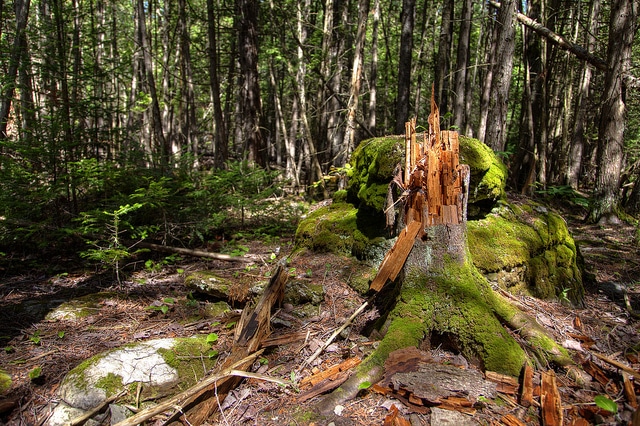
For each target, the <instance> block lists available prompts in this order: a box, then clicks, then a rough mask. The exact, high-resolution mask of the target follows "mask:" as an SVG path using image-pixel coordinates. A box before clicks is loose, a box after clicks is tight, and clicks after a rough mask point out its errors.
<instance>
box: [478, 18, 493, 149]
mask: <svg viewBox="0 0 640 426" xmlns="http://www.w3.org/2000/svg"><path fill="white" fill-rule="evenodd" d="M489 22H490V20H488V19H487V24H486V25H485V26H484V27H483V28H485V31H484V34H485V38H484V42H483V50H484V60H483V61H482V63H483V64H486V66H485V67H484V70H483V71H482V72H481V73H480V81H481V82H482V83H481V84H482V90H481V93H480V113H479V116H480V119H479V121H478V135H477V138H478V139H479V140H481V141H483V142H484V143H485V144H486V145H489V143H487V140H486V134H487V122H488V119H489V102H490V100H491V86H492V83H493V64H494V63H495V61H496V44H497V43H495V40H496V37H497V34H498V25H497V24H496V23H494V24H493V26H489ZM477 65H478V64H477V62H476V67H475V68H474V75H475V72H476V71H475V70H477V69H478V67H477ZM474 82H475V79H474Z"/></svg>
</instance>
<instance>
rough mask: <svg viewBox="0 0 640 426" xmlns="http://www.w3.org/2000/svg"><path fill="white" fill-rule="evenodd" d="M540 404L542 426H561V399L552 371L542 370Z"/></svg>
mask: <svg viewBox="0 0 640 426" xmlns="http://www.w3.org/2000/svg"><path fill="white" fill-rule="evenodd" d="M541 375H542V389H541V394H540V405H541V409H542V425H543V426H562V400H561V399H560V392H559V391H558V386H557V384H556V375H555V373H554V372H553V371H548V372H544V371H543V372H542V373H541Z"/></svg>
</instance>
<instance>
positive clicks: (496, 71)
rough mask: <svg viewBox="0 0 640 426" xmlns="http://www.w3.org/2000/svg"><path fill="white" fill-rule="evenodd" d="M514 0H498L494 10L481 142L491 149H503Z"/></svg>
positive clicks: (513, 34) (512, 44) (514, 9)
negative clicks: (490, 76) (494, 32)
mask: <svg viewBox="0 0 640 426" xmlns="http://www.w3.org/2000/svg"><path fill="white" fill-rule="evenodd" d="M515 12H516V2H515V0H507V1H504V2H502V7H500V9H499V11H498V18H497V19H498V22H497V23H496V24H497V25H498V32H497V37H496V40H495V55H494V60H493V64H492V69H493V79H492V83H491V94H490V98H489V110H488V118H487V133H486V135H485V137H484V143H485V144H486V145H488V146H490V147H491V148H492V149H493V150H494V151H504V148H505V144H506V141H507V134H506V133H507V112H508V110H507V107H508V103H509V87H510V85H511V70H512V68H513V52H514V49H515Z"/></svg>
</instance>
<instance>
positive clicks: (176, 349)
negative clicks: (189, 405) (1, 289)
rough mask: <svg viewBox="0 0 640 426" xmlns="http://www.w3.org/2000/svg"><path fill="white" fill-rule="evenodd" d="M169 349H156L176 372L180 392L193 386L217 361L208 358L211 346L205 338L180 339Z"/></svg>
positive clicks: (203, 336) (214, 358) (213, 357)
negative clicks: (178, 378)
mask: <svg viewBox="0 0 640 426" xmlns="http://www.w3.org/2000/svg"><path fill="white" fill-rule="evenodd" d="M175 340H176V342H175V344H174V345H173V347H172V348H170V349H162V348H161V349H158V353H159V354H160V355H161V356H162V358H163V359H164V361H165V362H166V363H167V364H168V365H169V366H170V367H172V368H174V369H175V370H176V371H177V372H178V376H179V377H180V383H179V384H178V387H179V388H180V389H181V390H184V389H186V388H188V387H189V386H192V385H194V384H195V383H196V382H197V381H198V380H200V378H202V377H203V376H204V375H205V374H206V372H207V371H209V370H211V369H212V368H213V367H214V366H215V364H216V361H217V357H216V356H212V357H209V353H210V350H211V345H210V344H208V343H207V336H206V335H202V336H195V337H181V338H177V339H175Z"/></svg>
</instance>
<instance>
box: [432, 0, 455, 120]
mask: <svg viewBox="0 0 640 426" xmlns="http://www.w3.org/2000/svg"><path fill="white" fill-rule="evenodd" d="M453 12H454V0H444V2H443V5H442V23H441V26H440V38H439V41H438V56H437V59H436V64H435V70H434V88H435V92H436V93H435V98H436V103H437V104H438V106H439V107H440V111H441V112H442V114H441V118H442V117H443V116H445V115H446V114H447V112H448V111H449V101H448V98H449V78H450V77H449V73H450V71H451V46H452V43H453V16H454V15H453ZM444 128H448V126H446V125H445V126H444Z"/></svg>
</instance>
